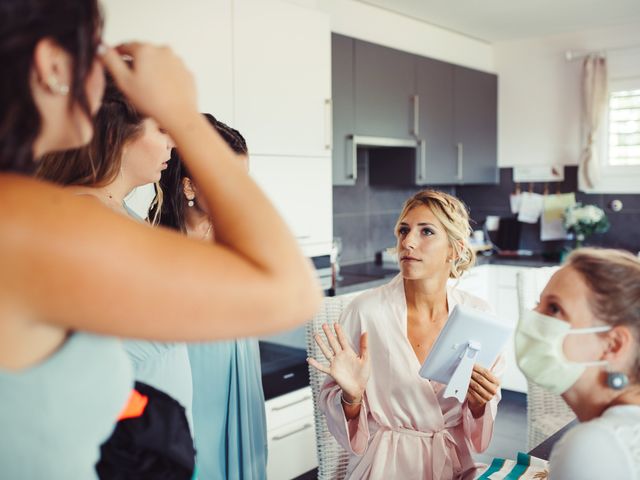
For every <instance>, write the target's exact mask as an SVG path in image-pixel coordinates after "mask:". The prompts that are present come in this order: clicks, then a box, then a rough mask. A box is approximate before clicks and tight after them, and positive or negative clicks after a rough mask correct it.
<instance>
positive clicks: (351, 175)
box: [332, 34, 498, 186]
mask: <svg viewBox="0 0 640 480" xmlns="http://www.w3.org/2000/svg"><path fill="white" fill-rule="evenodd" d="M332 81H333V83H332V92H333V152H332V153H333V184H334V185H354V184H355V180H356V175H357V168H356V164H355V162H356V158H357V155H356V154H355V150H356V148H359V147H357V146H358V145H359V146H362V147H363V148H367V151H368V158H369V181H370V184H371V185H404V186H409V185H459V184H482V183H484V184H488V183H497V182H498V166H497V87H498V78H497V76H496V75H493V74H490V73H484V72H480V71H477V70H473V69H469V68H464V67H459V66H456V65H453V64H450V63H446V62H442V61H438V60H434V59H430V58H425V57H421V56H418V55H412V54H409V53H406V52H401V51H399V50H394V49H392V48H387V47H383V46H380V45H375V44H372V43H368V42H364V41H360V40H356V39H353V38H349V37H345V36H342V35H337V34H333V35H332Z"/></svg>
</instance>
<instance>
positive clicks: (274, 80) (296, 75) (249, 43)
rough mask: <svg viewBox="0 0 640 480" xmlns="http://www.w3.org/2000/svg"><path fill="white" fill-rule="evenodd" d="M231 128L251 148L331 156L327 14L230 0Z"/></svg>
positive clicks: (266, 1)
mask: <svg viewBox="0 0 640 480" xmlns="http://www.w3.org/2000/svg"><path fill="white" fill-rule="evenodd" d="M233 65H234V92H233V98H234V111H235V127H236V128H238V129H239V130H240V131H241V132H242V134H243V135H244V136H245V137H246V138H247V142H248V144H249V150H250V152H251V153H252V154H261V155H262V154H264V155H295V156H330V155H331V148H332V147H331V134H332V125H331V117H332V113H331V30H330V25H329V17H328V15H326V14H324V13H321V12H318V11H315V10H312V9H308V8H304V7H301V6H299V5H294V4H292V3H288V2H284V1H278V0H234V12H233Z"/></svg>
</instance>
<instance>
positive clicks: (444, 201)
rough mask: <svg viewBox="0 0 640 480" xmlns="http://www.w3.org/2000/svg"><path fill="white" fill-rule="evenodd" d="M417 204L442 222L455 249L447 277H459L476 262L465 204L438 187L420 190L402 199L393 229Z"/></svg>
mask: <svg viewBox="0 0 640 480" xmlns="http://www.w3.org/2000/svg"><path fill="white" fill-rule="evenodd" d="M419 206H425V207H427V208H429V210H431V212H432V213H433V214H434V215H435V216H436V218H437V219H438V220H439V221H440V223H442V225H443V227H444V230H445V232H446V234H447V238H448V239H449V244H450V245H451V247H452V248H453V252H454V259H453V261H452V262H451V271H450V272H449V277H450V278H460V277H461V276H462V274H463V273H464V272H466V271H467V270H469V269H470V268H471V267H472V266H473V265H474V264H475V263H476V253H475V252H474V251H473V250H472V249H471V246H470V244H469V237H470V236H471V231H472V230H471V225H469V211H468V210H467V206H466V205H465V204H464V203H463V202H462V201H461V200H460V199H458V198H456V197H454V196H453V195H449V194H448V193H444V192H440V191H438V190H422V191H420V192H418V193H416V194H415V195H414V196H412V197H411V198H409V199H408V200H407V201H406V202H404V206H403V207H402V211H401V212H400V216H399V217H398V221H397V222H396V232H397V231H398V225H399V224H400V222H401V221H402V219H403V218H404V217H405V216H406V215H407V214H408V213H409V211H410V210H413V209H414V208H416V207H419Z"/></svg>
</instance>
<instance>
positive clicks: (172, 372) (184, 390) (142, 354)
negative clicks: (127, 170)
mask: <svg viewBox="0 0 640 480" xmlns="http://www.w3.org/2000/svg"><path fill="white" fill-rule="evenodd" d="M123 207H124V209H125V210H126V211H127V213H128V214H129V216H130V217H131V218H133V219H134V220H137V221H138V222H140V223H145V221H144V219H143V218H141V217H140V216H139V215H138V214H137V213H136V212H134V211H133V210H132V209H131V208H129V207H128V206H127V204H126V203H124V204H123ZM123 345H124V349H125V351H126V352H127V354H128V355H129V358H130V359H131V363H132V364H133V372H134V378H135V379H136V380H138V381H140V382H143V383H146V384H147V385H151V386H152V387H154V388H157V389H158V390H161V391H162V392H164V393H166V394H167V395H169V396H171V397H172V398H173V399H174V400H177V401H178V403H180V405H182V406H183V407H184V409H185V413H186V415H187V420H188V421H189V426H190V427H191V433H192V434H193V418H192V416H191V399H192V394H193V390H192V388H193V387H192V384H191V365H190V364H189V354H188V353H187V346H186V344H184V343H178V342H153V341H149V340H125V341H123Z"/></svg>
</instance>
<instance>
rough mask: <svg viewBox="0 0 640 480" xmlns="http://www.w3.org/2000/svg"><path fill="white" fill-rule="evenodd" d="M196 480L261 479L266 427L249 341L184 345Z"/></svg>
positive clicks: (256, 353)
mask: <svg viewBox="0 0 640 480" xmlns="http://www.w3.org/2000/svg"><path fill="white" fill-rule="evenodd" d="M188 350H189V360H190V362H191V372H192V377H193V421H194V427H195V432H194V433H195V444H196V465H197V469H198V478H199V480H218V479H227V480H263V479H265V478H266V464H267V428H266V417H265V410H264V392H263V390H262V374H261V369H260V350H259V348H258V341H257V340H254V339H242V340H232V341H226V342H215V343H198V344H190V345H189V346H188Z"/></svg>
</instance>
